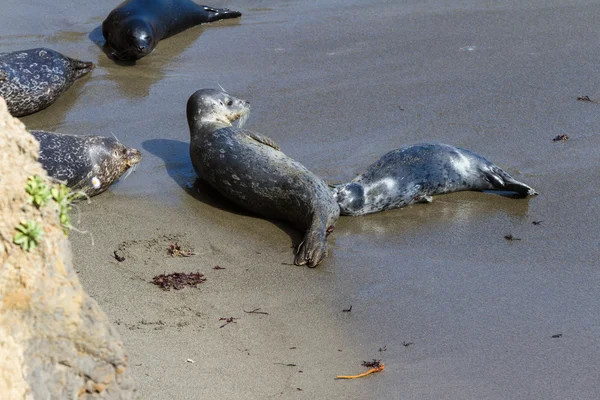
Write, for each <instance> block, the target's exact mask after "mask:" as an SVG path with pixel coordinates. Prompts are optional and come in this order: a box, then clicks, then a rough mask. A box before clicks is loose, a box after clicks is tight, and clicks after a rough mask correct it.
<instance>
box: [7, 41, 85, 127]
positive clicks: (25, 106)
mask: <svg viewBox="0 0 600 400" xmlns="http://www.w3.org/2000/svg"><path fill="white" fill-rule="evenodd" d="M92 68H94V64H92V63H91V62H86V61H79V60H74V59H72V58H69V57H67V56H65V55H63V54H61V53H59V52H57V51H54V50H50V49H45V48H38V49H30V50H21V51H15V52H12V53H0V96H2V97H4V99H5V100H6V105H7V106H8V112H10V113H11V115H13V116H15V117H22V116H24V115H29V114H33V113H34V112H38V111H40V110H43V109H44V108H46V107H48V106H49V105H50V104H52V103H54V102H55V101H56V99H58V96H60V95H61V94H63V93H64V92H65V91H66V90H67V89H68V88H69V87H70V86H71V85H72V84H73V82H75V81H76V80H77V79H79V78H81V77H82V76H83V75H85V74H87V73H88V72H90V71H91V70H92Z"/></svg>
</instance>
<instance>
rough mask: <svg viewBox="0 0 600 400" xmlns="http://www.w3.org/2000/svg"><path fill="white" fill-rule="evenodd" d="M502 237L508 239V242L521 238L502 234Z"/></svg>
mask: <svg viewBox="0 0 600 400" xmlns="http://www.w3.org/2000/svg"><path fill="white" fill-rule="evenodd" d="M504 239H506V240H508V241H509V242H512V241H515V240H521V238H518V237H514V236H513V235H506V236H504Z"/></svg>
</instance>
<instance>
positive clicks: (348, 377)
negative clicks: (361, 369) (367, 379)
mask: <svg viewBox="0 0 600 400" xmlns="http://www.w3.org/2000/svg"><path fill="white" fill-rule="evenodd" d="M384 368H385V364H381V365H380V366H379V367H377V368H371V369H370V370H368V371H367V372H365V373H363V374H358V375H338V376H336V377H335V379H356V378H362V377H363V376H367V375H370V374H372V373H374V372H381V371H383V369H384Z"/></svg>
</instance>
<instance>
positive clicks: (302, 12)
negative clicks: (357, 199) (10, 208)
mask: <svg viewBox="0 0 600 400" xmlns="http://www.w3.org/2000/svg"><path fill="white" fill-rule="evenodd" d="M118 2H119V1H110V2H92V1H88V0H85V1H78V2H72V1H58V2H57V4H58V5H56V6H55V5H54V4H52V5H51V4H46V2H39V1H23V2H21V1H16V0H8V3H7V4H6V5H5V6H4V7H3V12H2V15H0V49H1V50H2V51H13V50H19V49H25V48H32V47H40V46H47V47H51V48H53V49H55V50H58V51H61V52H63V53H65V54H68V55H70V56H72V57H75V58H80V59H84V60H90V61H94V62H96V63H97V65H98V66H97V68H96V69H95V70H94V71H93V73H92V74H91V76H89V77H86V78H84V79H81V80H80V81H78V82H77V83H76V84H75V85H73V87H72V88H71V89H70V90H69V91H67V92H66V93H65V94H64V95H63V96H62V97H61V98H60V99H59V100H58V101H57V102H56V103H55V104H54V105H52V106H51V107H49V108H48V109H46V110H44V111H42V112H40V113H37V114H34V115H32V116H29V117H25V118H23V121H24V122H25V124H26V125H27V126H28V128H30V129H47V130H55V131H59V132H67V133H81V134H99V135H110V134H111V133H114V134H115V135H117V137H118V138H119V139H120V140H121V141H122V142H123V143H125V144H127V145H129V146H132V147H136V148H138V149H140V150H142V152H143V156H144V159H143V161H142V163H141V164H140V166H139V167H138V169H137V170H136V171H135V172H134V173H133V174H131V176H129V177H128V178H127V179H126V180H121V181H120V182H118V183H117V184H116V185H114V186H113V187H112V188H111V189H109V191H107V192H106V193H104V194H102V195H100V196H97V197H95V198H93V200H92V204H90V205H88V204H81V205H80V212H81V215H80V222H79V223H78V224H77V227H78V229H80V230H85V231H88V232H90V234H91V235H93V242H94V244H93V245H92V242H91V236H90V234H79V233H76V232H73V233H72V234H71V238H72V244H73V251H74V258H75V264H76V265H78V266H79V276H80V279H81V281H82V283H83V285H84V287H85V288H86V290H87V291H88V293H90V295H91V296H92V297H94V298H95V299H96V300H97V301H98V302H99V303H100V305H101V306H102V308H103V309H104V311H105V312H106V313H107V314H108V315H109V316H110V318H111V319H112V320H113V321H114V322H115V323H116V324H117V328H118V329H119V331H120V333H121V335H122V336H123V339H124V341H125V344H126V347H127V349H128V351H129V355H130V367H131V368H132V369H133V371H134V374H135V377H136V378H137V381H138V384H139V393H140V398H142V399H199V398H212V399H265V398H285V399H287V398H290V399H292V398H294V399H295V398H306V399H323V398H328V399H361V398H377V399H396V398H402V399H557V400H558V399H560V400H562V399H567V398H572V399H575V398H576V399H596V398H597V396H598V393H599V392H600V348H599V346H598V343H599V342H598V341H599V338H600V321H599V317H598V310H599V309H600V272H599V268H598V266H599V265H600V251H599V250H598V242H599V240H598V239H599V237H600V235H599V233H600V223H599V222H600V217H599V215H600V206H599V205H600V201H599V200H598V198H599V196H598V182H599V181H600V168H599V165H598V164H599V160H600V150H599V148H600V146H598V145H599V140H600V139H599V133H598V132H599V131H598V122H599V117H598V116H599V115H600V105H599V104H595V103H589V102H581V101H577V100H576V99H577V96H583V95H588V96H590V98H591V99H593V100H600V89H599V88H600V73H599V72H600V71H599V68H598V60H599V59H600V51H599V49H600V46H599V42H598V38H597V35H596V32H597V23H598V18H597V16H598V15H599V14H600V5H598V4H597V3H595V2H589V1H567V2H562V4H561V5H560V6H549V5H547V3H548V2H545V1H541V0H540V1H526V2H509V1H503V2H486V3H485V4H483V3H481V2H477V1H460V2H453V3H452V4H453V5H451V6H448V5H446V2H442V1H427V2H412V1H411V2H402V3H405V4H398V3H399V2H396V1H392V0H389V1H369V2H359V1H342V0H332V1H318V2H301V1H285V2H281V1H274V0H266V1H236V2H232V1H224V2H223V1H222V2H217V3H214V4H213V3H211V5H214V6H224V7H230V8H234V9H239V10H240V11H242V12H243V14H244V16H243V17H242V19H241V20H229V21H225V22H219V23H215V24H212V25H206V26H201V27H196V28H193V29H190V30H188V31H186V32H184V33H182V34H180V35H177V36H175V37H174V38H171V39H168V40H165V41H163V42H161V43H160V44H159V46H158V48H157V50H156V51H155V52H154V53H153V54H152V55H150V56H148V57H146V58H144V59H142V60H140V61H139V62H138V63H137V65H135V66H120V65H116V64H115V63H114V62H112V61H111V60H109V59H108V58H107V57H106V55H105V54H104V53H103V52H102V51H101V49H100V48H99V47H98V46H97V45H96V44H95V43H94V41H93V40H92V39H94V40H97V38H98V31H97V27H98V26H99V25H100V23H101V22H102V20H103V18H104V17H105V16H106V15H107V14H108V12H109V11H110V10H111V9H112V8H113V7H114V6H116V5H117V4H118ZM100 3H105V4H100ZM94 30H96V31H95V32H94ZM90 32H93V33H92V34H91V35H90ZM217 83H218V84H220V85H222V86H224V87H225V88H226V89H227V90H228V91H230V92H231V93H232V94H234V95H236V96H238V97H241V98H245V99H248V100H250V101H251V103H252V114H251V117H250V120H249V121H248V123H247V127H248V128H249V129H252V130H256V131H258V132H260V133H263V134H265V135H267V136H269V137H271V138H273V139H274V140H275V141H276V142H277V143H278V144H279V145H280V146H281V148H282V150H283V151H285V152H286V153H287V154H288V155H290V156H292V157H294V158H296V159H297V160H299V161H301V162H302V163H303V164H305V165H306V166H307V167H308V168H309V169H311V170H313V171H314V172H315V173H317V174H319V175H321V176H323V177H325V178H326V179H328V180H331V181H344V180H349V179H351V178H352V177H353V176H354V175H355V174H356V173H358V172H360V171H362V170H363V169H364V168H365V167H366V166H367V165H369V164H370V163H372V162H373V161H374V160H376V159H377V158H378V157H379V156H380V155H382V154H383V153H385V152H387V151H389V150H391V149H393V148H397V147H400V146H403V145H407V144H412V143H418V142H426V141H439V142H445V143H449V144H453V145H457V146H460V147H465V148H468V149H471V150H473V151H475V152H477V153H480V154H482V155H484V156H486V157H488V158H489V159H490V160H492V161H494V162H495V163H497V164H498V165H500V166H501V167H502V168H504V169H505V170H507V171H508V172H509V173H510V174H512V175H513V176H514V177H515V178H516V179H518V180H521V181H524V182H526V183H528V184H530V185H531V186H533V187H534V188H535V189H536V190H537V191H538V192H539V193H540V196H538V197H536V198H532V199H524V200H523V199H521V200H515V199H510V198H506V197H501V196H497V195H491V194H483V193H458V194H451V195H444V196H438V197H435V198H434V201H433V203H432V204H419V205H414V206H411V207H408V208H405V209H402V210H395V211H389V212H385V213H380V214H375V215H371V216H365V217H357V218H342V219H341V220H340V222H339V224H338V225H337V226H336V231H335V232H334V234H333V235H332V236H331V237H330V240H329V243H330V256H329V257H328V259H327V260H326V261H325V262H324V263H323V264H322V265H321V266H319V267H318V268H316V269H308V268H304V267H296V266H292V265H290V263H291V262H292V259H293V257H292V248H291V246H292V245H293V244H295V243H297V242H298V240H299V234H297V233H295V232H294V231H293V230H292V229H290V228H289V227H287V226H285V225H283V224H280V223H274V222H271V221H267V220H263V219H260V218H256V217H254V216H252V215H250V214H249V213H246V212H244V211H243V210H241V209H239V208H238V207H235V206H233V205H232V204H231V203H228V202H226V201H225V200H223V199H222V198H221V197H219V196H218V195H216V194H215V193H214V192H213V191H211V190H208V189H207V188H206V187H204V186H202V185H198V184H197V183H195V175H194V172H193V169H192V166H191V163H190V161H189V156H188V140H189V131H188V128H187V122H186V119H185V104H186V101H187V99H188V97H189V96H190V95H191V94H192V93H193V92H194V91H195V90H196V89H199V88H202V87H217ZM561 134H567V135H568V136H569V138H570V139H569V140H568V141H567V142H564V143H563V142H560V143H554V142H553V141H552V139H553V138H554V137H555V136H557V135H561ZM75 218H76V217H75ZM533 221H543V222H542V223H541V224H540V225H534V224H532V222H533ZM505 235H513V236H514V237H517V238H520V239H521V240H518V241H507V240H505V239H504V236H505ZM173 242H178V243H180V244H182V245H183V246H184V247H186V248H189V249H192V250H193V251H194V252H195V253H196V255H195V256H192V257H187V258H173V257H170V256H169V255H168V254H167V250H166V249H167V247H168V245H169V244H171V243H173ZM117 249H120V254H122V255H123V256H125V258H126V259H125V261H123V262H117V261H116V260H115V259H114V258H113V256H112V254H113V251H114V250H117ZM216 265H218V266H220V267H223V268H225V269H221V270H215V269H213V267H214V266H216ZM165 272H166V273H170V272H201V273H203V274H205V276H206V278H207V281H206V282H205V283H203V284H202V285H200V286H199V288H198V289H190V288H186V289H184V290H180V291H170V292H163V291H161V290H160V289H158V288H157V287H155V286H154V285H152V284H150V283H149V281H151V279H152V277H153V276H155V275H157V274H161V273H165ZM349 306H352V311H351V312H349V313H344V312H342V310H343V309H347V308H348V307H349ZM258 308H260V310H259V311H262V312H267V313H268V315H265V314H249V313H246V312H245V311H251V310H254V309H258ZM226 317H235V318H239V319H236V320H234V321H235V323H230V324H227V325H225V326H224V327H222V328H220V326H222V325H223V321H220V320H219V319H220V318H226ZM558 335H561V336H560V337H553V336H558ZM403 342H404V343H405V344H407V343H412V344H411V345H409V346H404V345H403ZM380 349H381V350H385V351H380ZM374 358H375V359H381V360H382V362H384V363H385V364H386V369H385V371H384V372H382V373H379V374H376V375H373V376H370V377H367V378H363V379H359V380H354V381H336V380H334V377H335V376H336V375H338V374H355V373H360V372H363V371H364V370H365V368H364V367H362V366H361V362H362V361H364V360H371V359H374ZM187 359H190V360H193V361H194V363H191V362H187V361H186V360H187Z"/></svg>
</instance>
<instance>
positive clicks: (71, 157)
mask: <svg viewBox="0 0 600 400" xmlns="http://www.w3.org/2000/svg"><path fill="white" fill-rule="evenodd" d="M31 134H32V135H33V136H34V137H35V138H36V139H37V140H38V142H40V158H39V162H40V163H41V164H42V167H44V169H45V170H46V172H48V176H50V177H51V178H53V179H55V180H57V181H62V182H64V183H65V184H66V185H67V186H68V187H70V188H71V189H72V190H74V191H81V192H84V193H85V194H87V195H88V196H90V197H91V196H95V195H97V194H100V193H102V192H104V191H105V190H106V189H108V187H109V186H110V185H112V184H113V183H115V182H116V181H117V180H118V179H119V178H120V177H121V175H123V174H124V173H125V171H127V170H128V169H129V168H131V167H133V166H135V165H136V164H138V163H139V162H140V161H141V159H142V154H141V153H140V152H139V151H138V150H136V149H132V148H127V147H125V146H124V145H122V144H121V143H120V142H119V141H118V140H116V139H112V138H107V137H103V136H93V135H89V136H79V135H69V134H64V133H56V132H45V131H31Z"/></svg>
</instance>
